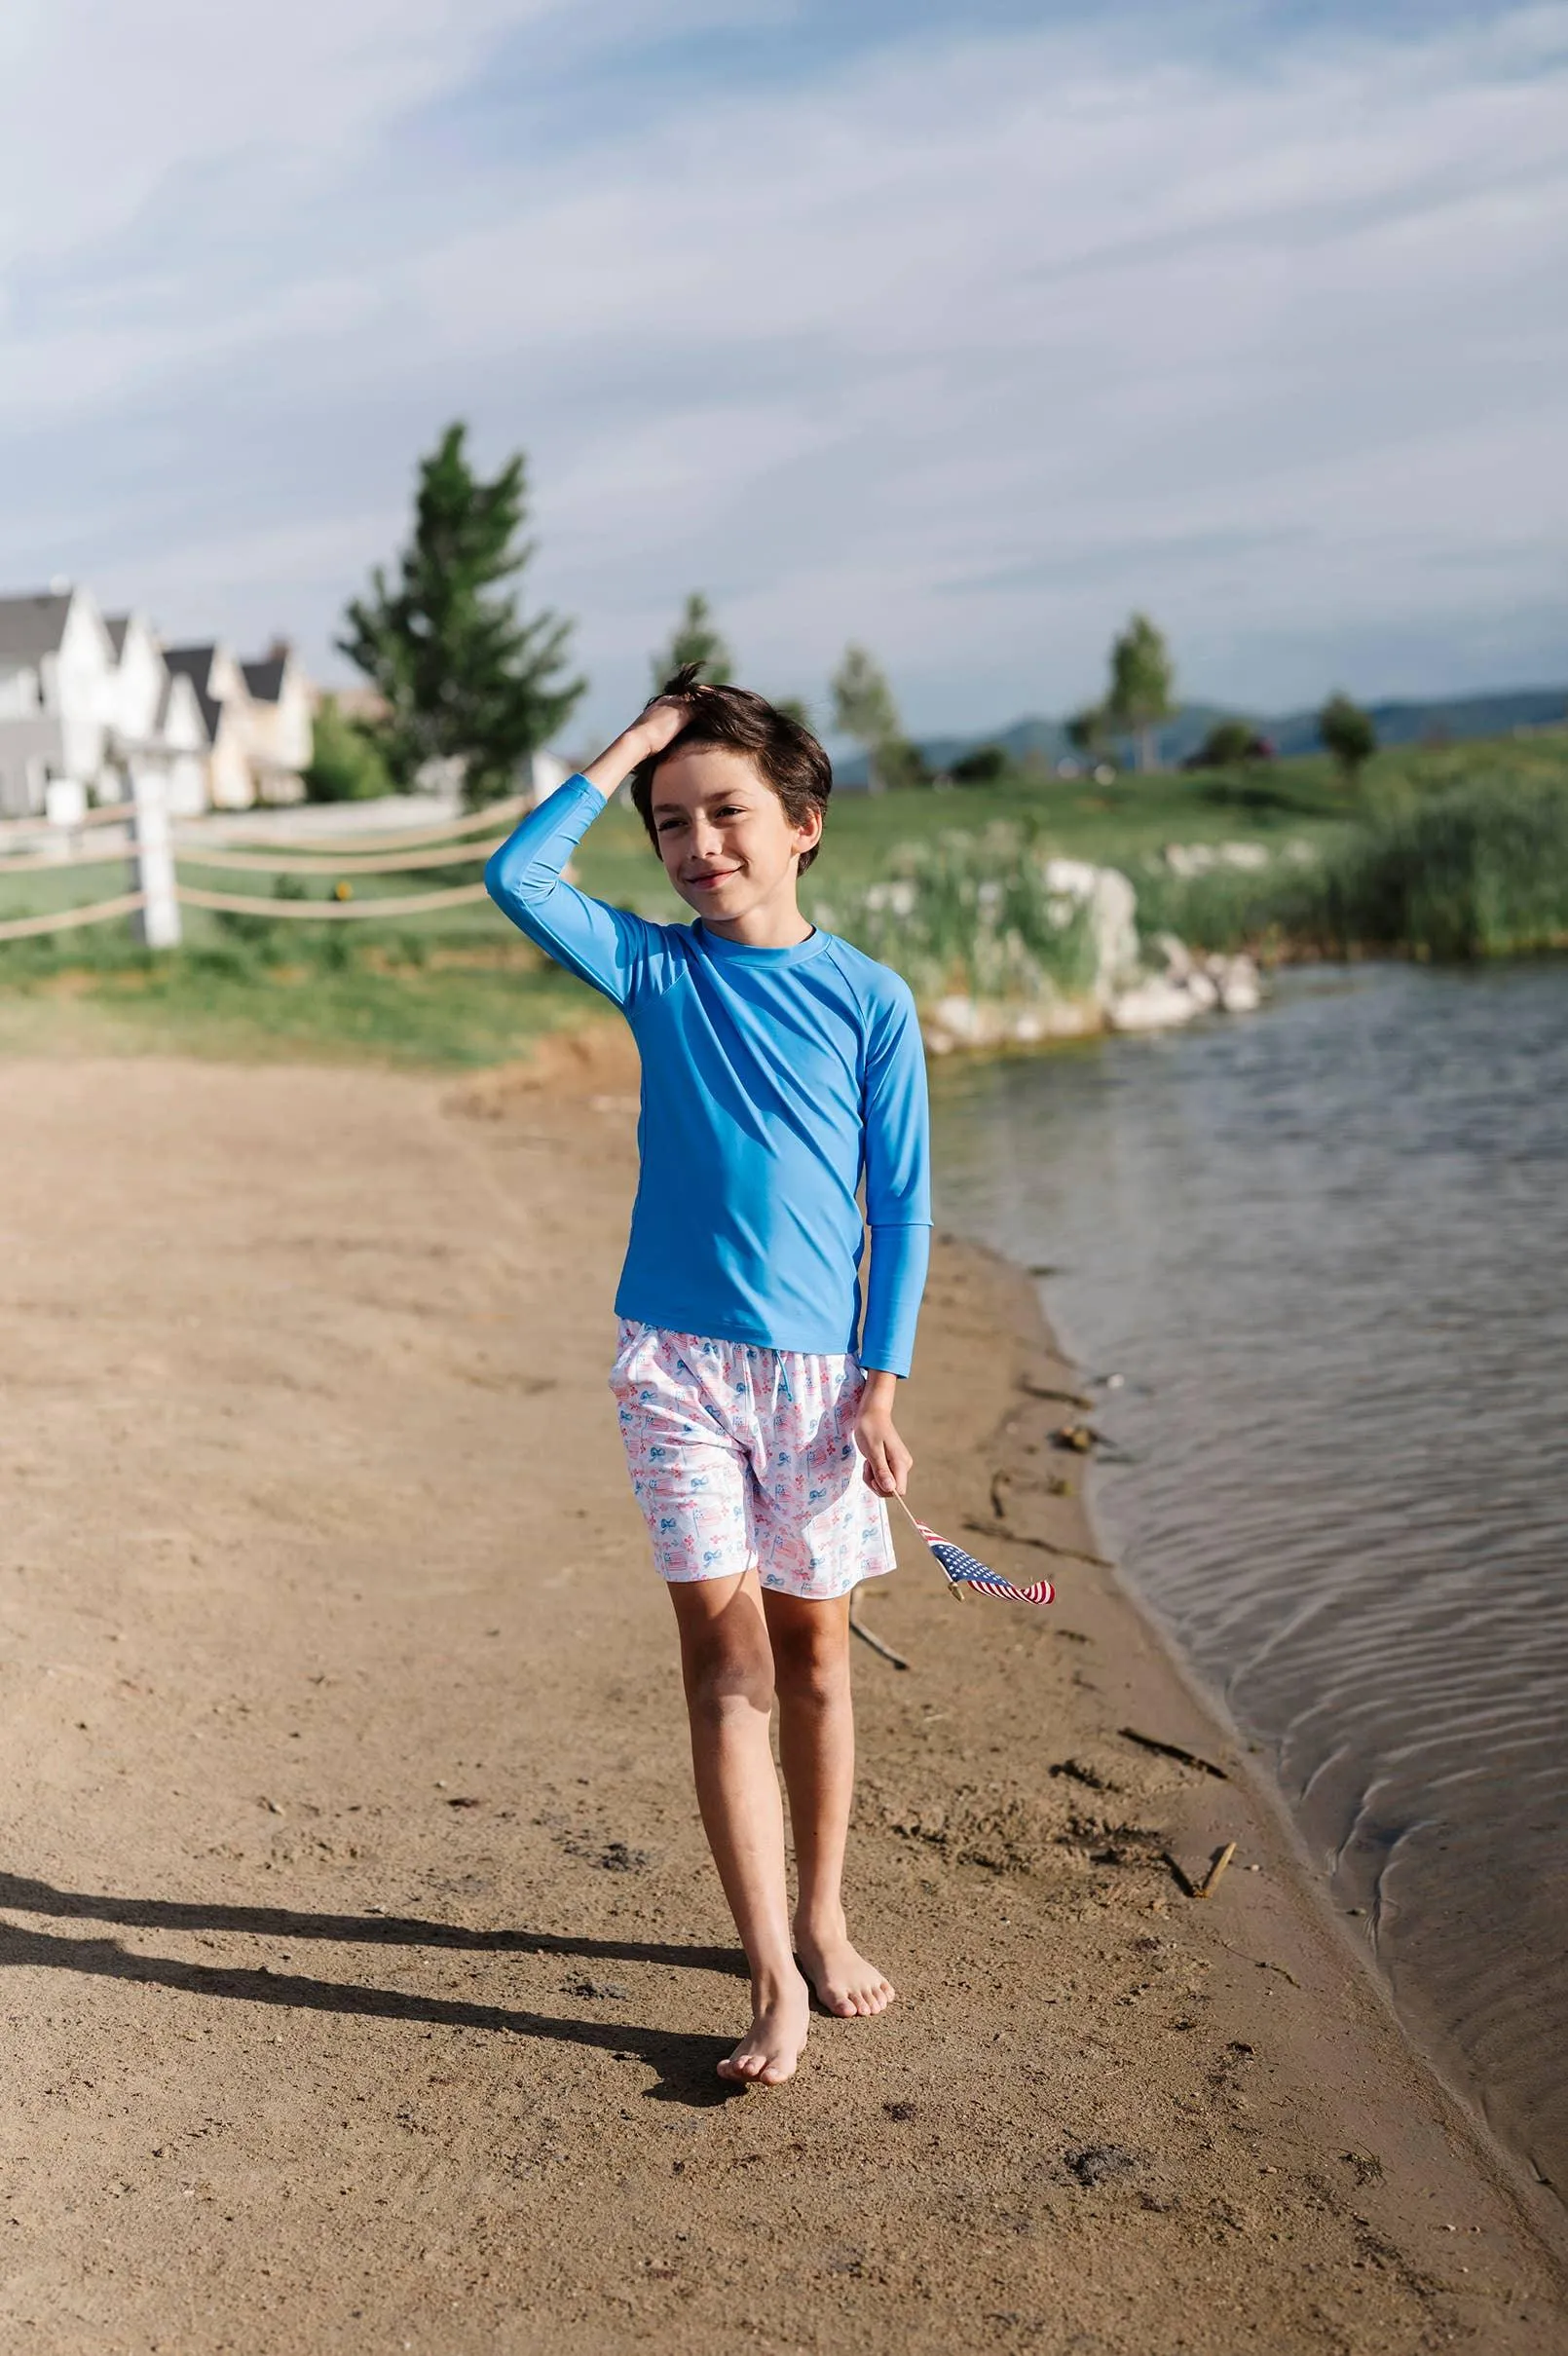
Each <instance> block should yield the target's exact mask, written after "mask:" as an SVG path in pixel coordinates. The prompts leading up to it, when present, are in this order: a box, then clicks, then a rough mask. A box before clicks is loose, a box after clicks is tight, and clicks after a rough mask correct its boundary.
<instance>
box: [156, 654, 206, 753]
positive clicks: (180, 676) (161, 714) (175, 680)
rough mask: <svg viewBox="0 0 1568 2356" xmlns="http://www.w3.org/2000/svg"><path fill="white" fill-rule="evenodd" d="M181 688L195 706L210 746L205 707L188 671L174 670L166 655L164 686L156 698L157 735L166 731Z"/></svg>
mask: <svg viewBox="0 0 1568 2356" xmlns="http://www.w3.org/2000/svg"><path fill="white" fill-rule="evenodd" d="M182 687H183V688H184V689H185V691H186V692H187V693H188V694H189V696H190V699H191V701H192V703H193V704H194V705H195V706H196V710H197V714H198V716H199V718H200V720H201V723H202V729H203V733H204V734H205V737H206V740H207V742H208V744H210V743H211V741H212V729H211V724H210V723H209V721H208V719H207V716H206V710H205V705H204V704H203V701H202V698H201V695H200V693H199V692H198V691H197V688H196V685H195V683H194V681H193V680H192V678H191V675H190V673H189V671H178V670H175V669H174V668H173V666H172V665H171V664H170V662H169V659H168V655H167V654H166V655H165V656H164V686H163V692H162V693H161V694H160V696H159V698H158V719H157V722H156V724H155V725H156V727H157V729H158V733H159V734H160V736H162V735H163V734H164V733H165V732H166V730H167V729H168V722H169V715H170V713H171V712H172V710H173V706H174V703H175V701H176V699H177V698H178V695H179V692H180V690H181V688H182Z"/></svg>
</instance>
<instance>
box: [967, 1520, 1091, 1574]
mask: <svg viewBox="0 0 1568 2356" xmlns="http://www.w3.org/2000/svg"><path fill="white" fill-rule="evenodd" d="M963 1526H964V1528H965V1529H966V1530H973V1531H974V1533H975V1535H976V1536H977V1537H978V1538H1004V1539H1005V1540H1006V1541H1007V1544H1008V1545H1009V1546H1031V1547H1033V1548H1035V1549H1036V1551H1037V1552H1040V1553H1042V1554H1063V1555H1065V1557H1066V1559H1067V1560H1068V1561H1069V1562H1087V1563H1090V1564H1092V1565H1093V1567H1094V1568H1095V1569H1096V1570H1097V1571H1113V1570H1114V1569H1115V1567H1116V1565H1115V1564H1114V1563H1113V1562H1107V1561H1106V1560H1105V1557H1104V1555H1103V1554H1086V1553H1085V1552H1084V1551H1083V1549H1082V1547H1076V1546H1053V1545H1052V1543H1051V1541H1050V1539H1049V1538H1030V1537H1029V1536H1028V1535H1027V1532H1026V1531H1024V1530H1010V1529H1009V1528H1008V1527H1007V1524H1006V1523H1005V1522H1002V1521H975V1520H973V1519H966V1520H965V1522H964V1525H963Z"/></svg>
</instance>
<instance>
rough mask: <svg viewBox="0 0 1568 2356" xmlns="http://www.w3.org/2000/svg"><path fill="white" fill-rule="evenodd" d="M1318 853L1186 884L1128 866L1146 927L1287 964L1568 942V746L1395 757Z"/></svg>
mask: <svg viewBox="0 0 1568 2356" xmlns="http://www.w3.org/2000/svg"><path fill="white" fill-rule="evenodd" d="M1308 840H1310V838H1309V839H1308ZM1312 847H1313V850H1314V853H1315V855H1314V856H1313V857H1312V858H1309V859H1292V858H1289V857H1287V858H1286V859H1285V860H1283V861H1280V862H1277V863H1274V864H1272V865H1271V866H1270V868H1268V869H1267V870H1265V871H1263V872H1261V873H1257V874H1237V873H1234V872H1223V871H1222V872H1215V873H1212V874H1210V875H1207V876H1202V877H1196V878H1192V879H1181V878H1179V877H1176V876H1174V875H1173V874H1172V873H1171V871H1170V869H1169V868H1168V867H1166V866H1165V865H1164V864H1163V863H1161V862H1152V861H1147V860H1145V861H1143V862H1141V863H1139V861H1137V860H1134V861H1131V862H1129V866H1128V872H1129V873H1130V875H1131V876H1132V878H1133V880H1134V882H1135V884H1136V885H1137V887H1138V892H1139V922H1140V924H1141V925H1142V926H1143V927H1144V928H1145V929H1146V930H1148V931H1154V930H1167V931H1171V932H1175V933H1177V934H1179V935H1180V937H1181V939H1182V940H1184V941H1187V942H1188V943H1190V944H1191V945H1192V946H1194V947H1196V948H1201V949H1213V950H1230V949H1236V948H1240V947H1243V946H1247V947H1251V948H1258V949H1262V950H1263V951H1264V952H1265V953H1266V954H1278V955H1291V954H1326V955H1331V956H1343V955H1346V954H1363V953H1368V952H1370V953H1377V952H1383V953H1394V954H1400V953H1403V954H1415V955H1418V956H1427V957H1450V958H1453V957H1476V956H1506V955H1512V954H1527V953H1530V952H1534V951H1539V950H1545V949H1557V948H1562V947H1565V946H1568V740H1564V739H1563V738H1560V737H1541V738H1533V739H1532V738H1522V739H1512V740H1508V739H1505V740H1503V741H1500V742H1499V743H1496V744H1491V745H1465V746H1456V747H1454V748H1452V749H1450V750H1445V751H1442V752H1422V753H1415V754H1409V753H1406V754H1404V755H1402V756H1399V757H1394V756H1385V757H1383V758H1382V760H1381V761H1380V762H1379V763H1378V764H1375V765H1373V766H1372V767H1370V768H1369V770H1368V774H1367V777H1366V779H1365V783H1364V789H1363V795H1362V797H1361V799H1360V803H1359V807H1358V810H1357V813H1356V815H1355V816H1354V818H1353V819H1352V820H1350V821H1349V822H1345V823H1341V824H1340V825H1338V826H1336V827H1331V828H1328V829H1326V830H1325V832H1324V833H1323V834H1322V835H1321V836H1320V837H1318V839H1317V840H1316V841H1315V842H1313V845H1312Z"/></svg>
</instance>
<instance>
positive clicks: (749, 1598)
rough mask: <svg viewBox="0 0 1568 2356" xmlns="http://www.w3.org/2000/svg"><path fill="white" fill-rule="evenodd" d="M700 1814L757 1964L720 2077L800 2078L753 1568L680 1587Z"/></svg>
mask: <svg viewBox="0 0 1568 2356" xmlns="http://www.w3.org/2000/svg"><path fill="white" fill-rule="evenodd" d="M670 1600H671V1601H672V1602H673V1604H674V1606H675V1617H676V1621H677V1624H678V1626H679V1627H680V1632H681V1669H682V1674H683V1676H684V1678H685V1681H686V1705H687V1712H688V1715H689V1716H690V1718H691V1765H692V1770H693V1772H694V1774H695V1776H696V1786H697V1806H698V1807H699V1808H700V1810H701V1812H702V1823H703V1828H704V1830H705V1831H706V1833H707V1836H708V1847H709V1848H710V1849H711V1850H712V1851H713V1861H714V1863H715V1864H716V1865H717V1866H718V1868H719V1879H720V1881H721V1882H722V1883H723V1884H724V1893H725V1896H726V1897H727V1898H728V1901H729V1911H730V1913H731V1914H732V1915H733V1916H734V1918H735V1928H736V1929H737V1930H738V1931H739V1933H740V1943H741V1945H742V1946H743V1947H744V1948H745V1950H746V1961H747V1963H749V1964H750V1966H751V1994H752V2025H751V2028H750V2030H749V2031H748V2032H747V2034H746V2036H745V2037H743V2038H741V2040H740V2043H739V2044H738V2045H737V2046H736V2047H735V2049H734V2051H733V2053H731V2054H729V2055H728V2057H727V2058H726V2059H725V2060H724V2061H722V2062H721V2063H720V2064H719V2076H721V2077H728V2078H734V2079H737V2080H741V2081H745V2080H747V2079H755V2080H756V2081H757V2082H758V2083H760V2084H762V2085H765V2086H776V2085H780V2084H781V2083H782V2082H783V2080H784V2079H785V2078H787V2077H793V2076H794V2075H795V2070H796V2065H797V2064H798V2062H799V2061H800V2058H801V2054H802V2052H803V2048H804V2045H805V2039H806V2032H807V2030H808V2029H809V2027H810V2022H811V2001H810V1996H809V1994H808V1992H807V1989H806V1985H805V1982H804V1981H803V1979H802V1977H801V1974H800V1971H799V1969H798V1967H797V1965H796V1962H795V1955H794V1949H793V1946H792V1942H791V1938H790V1920H789V1897H788V1892H787V1889H786V1884H785V1878H784V1812H783V1807H782V1804H781V1802H780V1799H779V1790H778V1775H777V1772H776V1770H775V1769H774V1766H773V1752H772V1745H771V1743H770V1741H769V1739H768V1729H769V1724H770V1720H771V1717H772V1707H773V1660H772V1653H771V1650H770V1647H769V1644H768V1637H767V1623H766V1621H765V1619H764V1617H763V1600H762V1591H761V1589H760V1588H759V1586H758V1581H757V1574H756V1572H755V1571H748V1572H747V1573H746V1575H745V1576H744V1578H738V1579H703V1580H693V1581H691V1582H690V1583H689V1584H686V1585H678V1586H672V1587H671V1589H670Z"/></svg>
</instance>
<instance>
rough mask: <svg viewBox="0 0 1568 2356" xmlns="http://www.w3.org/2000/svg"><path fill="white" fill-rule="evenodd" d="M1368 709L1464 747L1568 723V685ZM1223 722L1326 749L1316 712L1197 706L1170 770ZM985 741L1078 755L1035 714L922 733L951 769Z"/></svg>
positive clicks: (858, 774)
mask: <svg viewBox="0 0 1568 2356" xmlns="http://www.w3.org/2000/svg"><path fill="white" fill-rule="evenodd" d="M1366 709H1367V710H1368V711H1369V712H1370V714H1371V716H1372V722H1373V725H1374V727H1375V728H1376V729H1377V740H1378V742H1379V744H1420V743H1422V742H1423V741H1433V742H1439V743H1442V742H1446V743H1454V744H1459V743H1464V742H1467V741H1469V740H1471V739H1473V738H1475V737H1480V736H1506V735H1508V734H1509V733H1510V732H1511V731H1512V729H1518V728H1541V727H1544V726H1546V725H1548V724H1549V723H1550V722H1552V721H1568V688H1505V689H1503V690H1502V691H1501V692H1498V693H1496V694H1490V695H1449V696H1438V697H1435V698H1433V699H1432V700H1430V701H1426V702H1400V701H1389V702H1386V703H1371V704H1368V705H1367V706H1366ZM1221 720H1245V721H1246V722H1247V723H1248V724H1249V726H1250V727H1251V728H1254V729H1256V730H1257V732H1258V734H1259V735H1260V736H1266V737H1267V738H1268V740H1269V742H1270V743H1271V744H1272V745H1273V746H1274V747H1275V748H1276V750H1277V751H1279V752H1281V753H1287V754H1288V753H1316V752H1319V751H1321V750H1322V743H1321V739H1320V737H1319V735H1318V715H1317V712H1316V711H1315V710H1314V711H1306V712H1282V713H1277V714H1274V715H1265V714H1259V713H1255V712H1245V711H1242V710H1241V709H1240V708H1239V707H1238V706H1237V705H1235V704H1228V703H1189V704H1186V705H1184V706H1183V708H1182V710H1181V711H1180V713H1179V714H1178V715H1177V717H1176V719H1175V720H1173V721H1172V722H1171V724H1170V726H1169V727H1168V728H1163V729H1159V730H1158V731H1157V734H1156V738H1155V741H1156V744H1157V746H1158V750H1159V759H1160V763H1161V766H1162V767H1166V768H1174V767H1176V765H1177V763H1179V762H1182V761H1185V759H1186V758H1187V756H1188V754H1189V753H1195V752H1196V751H1197V749H1198V747H1199V745H1201V744H1202V742H1203V740H1204V738H1205V737H1206V736H1207V735H1208V733H1209V730H1210V729H1212V728H1213V726H1214V725H1215V723H1216V722H1218V721H1221ZM983 744H996V745H1000V746H1001V748H1002V750H1003V752H1005V753H1009V754H1011V755H1012V757H1013V759H1014V760H1015V761H1017V760H1022V759H1023V758H1024V757H1025V756H1026V755H1027V754H1032V755H1034V756H1035V758H1036V759H1039V758H1044V759H1045V760H1047V761H1050V762H1057V761H1062V760H1066V759H1069V758H1071V757H1073V748H1072V746H1071V745H1070V744H1069V743H1068V741H1067V731H1066V723H1065V722H1064V721H1062V720H1042V719H1035V718H1030V719H1024V720H1015V721H1013V722H1012V724H1011V725H1010V726H1009V727H1007V728H1005V729H996V730H995V731H994V732H993V733H990V734H988V735H979V736H927V737H922V738H921V739H920V751H921V753H922V754H923V755H924V756H925V760H926V762H927V764H928V765H929V767H932V768H934V769H946V768H951V767H952V764H953V763H954V762H955V761H961V760H962V758H963V756H964V754H965V753H972V752H975V751H976V750H978V748H979V747H980V746H981V745H983ZM835 774H836V776H837V777H838V778H839V780H840V784H843V785H847V786H854V785H864V784H865V782H866V764H865V760H864V758H861V759H859V760H854V761H846V762H843V763H841V764H836V765H835Z"/></svg>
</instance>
